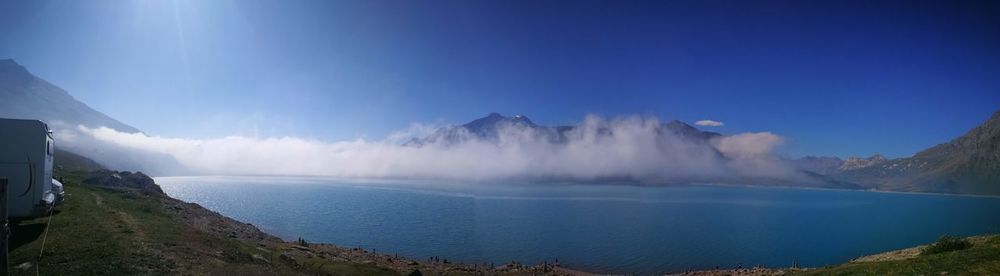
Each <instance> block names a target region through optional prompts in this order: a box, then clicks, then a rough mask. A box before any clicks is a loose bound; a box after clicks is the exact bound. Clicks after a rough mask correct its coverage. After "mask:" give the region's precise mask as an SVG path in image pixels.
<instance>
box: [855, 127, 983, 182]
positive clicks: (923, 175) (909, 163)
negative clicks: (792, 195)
mask: <svg viewBox="0 0 1000 276" xmlns="http://www.w3.org/2000/svg"><path fill="white" fill-rule="evenodd" d="M874 163H875V164H871V162H869V163H868V164H869V165H868V166H863V167H861V168H856V169H853V170H846V171H842V172H841V173H840V174H839V175H837V177H838V178H840V179H844V180H848V181H853V182H856V183H861V184H863V185H864V186H866V187H870V188H873V189H879V190H897V191H922V192H942V193H963V194H993V195H1000V111H997V112H995V113H993V116H992V117H990V118H989V119H988V120H986V122H984V123H983V124H982V125H980V126H978V127H976V128H974V129H972V130H970V131H969V132H967V133H966V134H965V135H962V136H960V137H958V138H955V139H954V140H951V141H949V142H947V143H944V144H940V145H937V146H934V147H931V148H929V149H926V150H923V151H921V152H918V153H917V154H914V155H913V156H912V157H907V158H898V159H892V160H884V161H881V160H876V162H874ZM845 165H846V163H845Z"/></svg>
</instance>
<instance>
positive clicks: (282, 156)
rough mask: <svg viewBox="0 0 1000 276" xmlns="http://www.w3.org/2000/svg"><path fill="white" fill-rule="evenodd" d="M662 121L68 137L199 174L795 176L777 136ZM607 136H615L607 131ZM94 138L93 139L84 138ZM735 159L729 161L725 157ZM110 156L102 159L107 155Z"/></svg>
mask: <svg viewBox="0 0 1000 276" xmlns="http://www.w3.org/2000/svg"><path fill="white" fill-rule="evenodd" d="M659 126H660V121H659V120H658V119H655V118H641V117H637V116H632V117H621V118H613V119H606V118H601V117H597V116H588V117H587V118H585V119H584V120H583V122H582V123H580V125H579V127H578V128H576V129H574V130H571V131H569V132H567V133H566V138H567V141H566V142H565V143H556V142H552V141H550V140H548V139H545V138H544V137H545V136H544V135H543V133H541V132H540V131H538V130H535V129H532V128H524V127H517V126H508V127H502V128H501V129H500V131H499V132H500V133H499V139H498V140H496V141H484V140H480V139H478V138H476V137H475V136H472V135H471V134H468V133H463V134H462V135H468V136H467V137H463V138H464V139H461V141H462V142H459V143H443V142H435V143H428V144H424V145H422V146H420V147H416V146H404V145H402V143H400V141H406V140H407V139H408V138H406V137H413V136H417V137H423V136H425V135H426V134H427V133H430V131H431V129H435V128H433V127H428V126H425V125H419V124H415V125H413V127H411V128H410V129H407V130H403V131H400V132H398V133H396V134H393V135H390V136H389V137H388V138H386V139H383V140H377V141H369V140H365V139H357V140H350V141H339V142H326V141H319V140H313V139H303V138H296V137H282V138H251V137H244V136H228V137H222V138H214V139H180V138H167V137H158V136H148V135H145V134H142V133H122V132H117V131H115V130H112V129H109V128H104V127H102V128H87V127H83V126H80V127H78V128H77V129H75V132H76V133H73V134H70V133H66V134H65V135H67V136H66V137H73V139H71V140H66V141H65V143H70V144H72V143H77V145H70V146H71V147H76V148H80V147H86V146H85V145H80V144H79V143H80V142H81V141H88V140H92V141H99V142H101V143H105V144H114V145H117V146H120V147H123V148H127V149H131V150H136V151H142V152H150V153H157V154H164V155H169V156H170V157H172V158H173V159H175V160H176V161H177V162H178V163H180V164H181V165H183V166H185V167H187V168H189V169H190V170H192V171H193V172H195V173H197V174H227V175H254V174H258V175H259V174H272V175H319V176H334V177H356V178H428V179H452V180H463V181H480V180H504V179H563V180H584V181H587V180H599V179H608V178H614V179H631V180H638V181H645V182H658V183H659V182H664V183H666V182H691V181H696V182H712V181H717V180H720V179H732V178H736V177H739V176H741V175H755V176H756V175H766V176H775V175H781V174H786V173H789V170H788V169H787V168H785V165H784V164H783V163H782V162H780V160H778V159H777V158H775V157H774V156H773V154H772V150H773V149H774V148H775V147H776V146H777V145H779V144H780V143H781V138H780V137H778V136H777V135H774V134H771V133H768V132H764V133H745V134H739V135H734V136H727V137H722V138H716V139H715V140H713V141H712V142H711V143H702V142H697V141H693V140H690V139H687V138H684V137H679V136H674V135H671V134H664V133H663V132H662V131H660V130H659V129H658V127H659ZM607 133H612V134H611V135H607ZM81 136H85V137H87V138H88V139H80V137H81ZM720 154H721V155H722V156H726V158H722V157H720ZM98 161H101V160H98Z"/></svg>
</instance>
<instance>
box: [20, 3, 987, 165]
mask: <svg viewBox="0 0 1000 276" xmlns="http://www.w3.org/2000/svg"><path fill="white" fill-rule="evenodd" d="M997 14H1000V3H998V2H995V1H983V2H976V1H182V0H176V1H169V0H164V1H6V0H0V58H14V59H15V60H16V61H17V62H18V63H20V64H22V65H25V66H26V67H27V68H28V69H29V70H30V71H31V72H32V73H34V74H35V75H37V76H39V77H42V78H44V79H46V80H48V81H50V82H52V83H54V84H56V85H58V86H60V87H62V88H64V89H66V90H67V91H69V93H70V94H72V95H73V96H74V97H76V98H77V99H79V100H81V101H83V102H85V103H87V104H88V105H90V106H92V107H94V108H95V109H97V110H99V111H102V112H104V113H106V114H108V115H110V116H111V117H114V118H116V119H118V120H120V121H122V122H124V123H126V124H129V125H132V126H134V127H136V128H139V129H141V130H143V131H144V132H145V133H147V134H149V135H155V136H162V137H176V138H189V139H210V138H219V137H224V136H228V135H244V136H249V137H263V138H272V137H304V138H308V139H316V140H320V141H344V140H351V139H357V138H371V139H378V138H382V137H385V136H387V135H390V134H391V133H393V132H395V131H398V130H400V129H405V128H407V127H409V126H411V125H412V124H414V123H422V124H461V123H465V122H467V121H471V120H473V119H476V118H479V117H483V116H485V115H486V114H488V113H490V112H500V113H502V114H506V115H514V114H523V115H526V116H528V117H530V118H531V119H532V120H533V121H535V122H536V123H539V124H546V125H562V124H574V123H579V122H581V121H583V120H584V118H585V116H587V115H588V114H596V115H601V116H606V117H615V116H628V115H640V116H655V117H659V118H663V119H678V120H682V121H685V122H688V123H690V124H695V122H697V121H704V124H699V126H698V127H699V128H701V129H705V130H710V131H716V132H721V133H724V134H738V133H744V132H765V131H766V132H770V133H775V134H777V135H780V136H781V137H782V138H783V141H784V142H783V144H782V145H781V147H780V149H779V152H780V153H781V154H783V155H786V156H790V157H797V156H803V155H834V156H840V157H846V156H868V155H872V154H875V153H882V154H885V155H887V156H889V157H904V156H909V155H911V154H913V153H915V152H917V151H919V150H921V149H924V148H927V147H930V146H933V145H935V144H938V143H943V142H946V141H947V140H949V139H951V138H954V137H956V136H958V135H961V134H962V133H964V132H966V131H967V130H969V129H971V128H972V127H974V126H976V125H978V124H980V123H982V122H983V121H984V120H986V118H988V117H989V116H990V114H992V113H993V112H994V111H996V110H997V109H1000V78H998V77H997V76H1000V35H997V34H1000V16H996V15H997Z"/></svg>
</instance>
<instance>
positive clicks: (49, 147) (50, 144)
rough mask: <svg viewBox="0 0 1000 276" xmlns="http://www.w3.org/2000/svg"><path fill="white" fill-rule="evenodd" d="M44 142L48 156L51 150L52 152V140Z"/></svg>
mask: <svg viewBox="0 0 1000 276" xmlns="http://www.w3.org/2000/svg"><path fill="white" fill-rule="evenodd" d="M46 142H47V143H45V150H46V151H47V152H48V153H49V155H52V150H53V149H52V140H48V141H46Z"/></svg>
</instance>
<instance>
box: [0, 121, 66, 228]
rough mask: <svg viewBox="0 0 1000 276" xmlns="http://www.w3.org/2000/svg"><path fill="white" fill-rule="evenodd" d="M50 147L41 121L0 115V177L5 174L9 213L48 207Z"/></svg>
mask: <svg viewBox="0 0 1000 276" xmlns="http://www.w3.org/2000/svg"><path fill="white" fill-rule="evenodd" d="M54 147H55V143H54V139H53V138H52V134H51V133H49V128H48V126H47V125H46V124H45V123H43V122H41V121H38V120H19V119H0V178H7V185H8V187H7V191H8V192H7V212H8V216H9V217H11V218H33V217H39V216H43V215H45V213H46V212H47V211H48V210H49V209H50V208H51V207H52V203H53V202H52V201H54V196H52V195H51V193H52V182H51V181H52V163H53V156H52V155H53V153H54V152H55V148H54Z"/></svg>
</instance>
